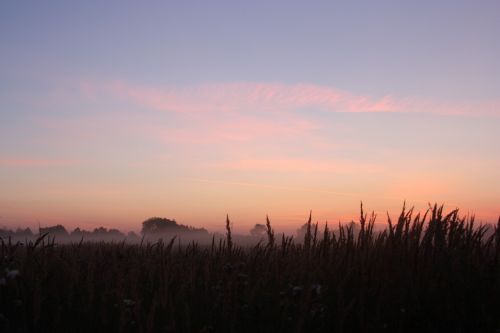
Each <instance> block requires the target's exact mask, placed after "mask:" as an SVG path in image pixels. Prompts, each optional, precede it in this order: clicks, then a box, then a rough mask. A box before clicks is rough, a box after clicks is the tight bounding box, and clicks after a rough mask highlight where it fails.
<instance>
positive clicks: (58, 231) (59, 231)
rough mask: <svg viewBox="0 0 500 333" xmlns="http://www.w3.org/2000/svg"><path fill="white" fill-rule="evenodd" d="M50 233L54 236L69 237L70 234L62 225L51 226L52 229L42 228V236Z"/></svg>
mask: <svg viewBox="0 0 500 333" xmlns="http://www.w3.org/2000/svg"><path fill="white" fill-rule="evenodd" d="M45 233H49V234H50V235H53V236H56V235H57V236H68V232H67V231H66V228H65V227H64V226H62V225H60V224H58V225H55V226H51V227H45V228H40V235H42V234H45Z"/></svg>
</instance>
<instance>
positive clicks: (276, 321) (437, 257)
mask: <svg viewBox="0 0 500 333" xmlns="http://www.w3.org/2000/svg"><path fill="white" fill-rule="evenodd" d="M375 220H376V216H375V215H374V214H371V215H368V214H366V213H365V212H364V211H363V207H361V214H360V221H359V230H358V229H355V228H354V226H353V225H352V224H350V225H347V226H343V225H340V226H339V229H338V230H337V231H335V232H333V231H331V230H330V228H329V227H328V226H327V225H325V227H324V229H323V232H322V233H321V232H318V224H313V222H312V216H310V217H309V219H308V222H307V223H308V225H307V232H306V235H305V238H304V240H303V242H302V241H301V242H295V241H294V240H293V238H292V237H289V236H285V235H282V236H281V241H277V240H276V239H275V235H274V231H273V229H272V227H271V222H270V220H269V219H268V218H267V219H266V226H267V239H268V243H267V244H261V243H259V244H257V245H256V246H253V247H245V248H243V247H239V246H238V245H237V244H233V241H232V235H231V225H230V221H229V217H227V219H226V228H227V230H226V231H227V233H226V236H227V238H226V240H225V241H223V242H219V243H218V244H216V242H215V240H214V241H213V242H212V245H211V246H199V245H198V244H195V243H191V244H189V245H186V246H175V242H174V239H172V240H170V241H169V242H167V243H164V242H163V241H160V242H158V243H154V244H151V243H141V244H137V245H132V244H125V243H85V242H80V243H76V244H70V245H58V244H57V243H56V242H55V241H54V239H53V238H52V239H49V236H48V235H43V236H42V237H40V238H39V239H38V240H37V241H36V242H28V243H27V244H19V243H17V244H14V243H12V242H9V240H2V241H1V247H0V255H1V259H0V266H1V267H0V268H1V271H0V313H1V314H0V331H2V332H35V331H38V332H89V331H108V332H284V331H287V332H289V331H292V332H316V331H318V332H319V331H327V332H353V331H358V332H372V331H375V332H378V331H392V332H393V331H401V332H403V331H404V332H407V331H419V332H422V331H423V332H443V331H453V332H472V331H474V332H477V331H481V332H494V331H497V330H498V329H499V328H500V316H499V314H500V271H499V268H500V261H499V259H500V257H499V256H500V220H499V221H498V224H497V225H496V226H494V228H493V229H492V230H487V228H486V227H485V226H476V225H475V222H474V219H473V218H465V217H460V216H459V214H458V211H457V210H454V211H452V212H450V213H447V214H445V213H444V212H443V207H438V206H437V205H434V206H433V207H431V208H430V209H429V210H428V211H427V212H426V213H425V214H423V215H421V214H418V213H415V212H414V211H413V209H406V207H404V208H403V210H402V212H401V214H400V215H399V217H398V219H397V220H395V221H392V220H391V219H390V218H388V221H387V228H386V229H385V230H384V231H382V232H375V231H374V224H375ZM320 234H322V236H321V235H320ZM16 272H17V273H16Z"/></svg>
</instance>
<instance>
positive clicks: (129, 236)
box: [127, 231, 139, 240]
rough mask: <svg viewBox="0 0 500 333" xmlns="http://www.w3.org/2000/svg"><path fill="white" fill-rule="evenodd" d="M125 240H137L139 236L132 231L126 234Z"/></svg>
mask: <svg viewBox="0 0 500 333" xmlns="http://www.w3.org/2000/svg"><path fill="white" fill-rule="evenodd" d="M127 238H128V239H130V240H137V239H139V235H137V234H136V233H135V232H133V231H130V232H129V233H128V234H127Z"/></svg>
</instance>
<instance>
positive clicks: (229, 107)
mask: <svg viewBox="0 0 500 333" xmlns="http://www.w3.org/2000/svg"><path fill="white" fill-rule="evenodd" d="M80 86H81V91H82V93H83V94H84V95H85V96H87V97H89V98H95V97H96V96H98V95H99V94H102V93H105V94H111V95H113V96H115V97H118V98H121V99H125V100H128V101H132V102H134V103H137V104H139V105H141V106H145V107H148V108H151V109H155V110H162V111H170V112H179V113H195V114H200V113H207V112H208V113H210V112H228V113H230V112H237V111H243V110H247V111H251V112H263V111H265V112H276V113H280V112H285V111H288V110H298V109H307V108H316V109H319V110H322V111H326V112H351V113H359V112H368V113H372V112H405V113H415V112H416V113H434V114H442V115H473V116H474V115H489V116H499V115H500V101H485V102H479V103H474V102H471V103H460V104H457V103H447V102H440V101H432V100H426V99H422V98H414V97H397V98H396V97H394V96H391V95H385V96H370V95H365V94H357V93H354V92H348V91H345V90H342V89H337V88H335V87H329V86H322V85H315V84H283V83H255V82H233V83H209V84H201V85H195V86H186V87H148V86H141V85H136V84H130V83H128V82H124V81H112V82H104V83H95V82H89V81H84V82H81V84H80Z"/></svg>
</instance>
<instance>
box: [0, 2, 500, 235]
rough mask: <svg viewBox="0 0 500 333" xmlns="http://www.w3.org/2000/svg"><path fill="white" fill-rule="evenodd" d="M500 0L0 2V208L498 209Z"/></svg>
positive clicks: (347, 214) (62, 215) (332, 216)
mask: <svg viewBox="0 0 500 333" xmlns="http://www.w3.org/2000/svg"><path fill="white" fill-rule="evenodd" d="M499 17H500V2H498V1H412V2H410V1H376V2H375V1H324V2H323V1H301V2H298V1H248V2H246V1H245V2H244V1H198V2H192V1H161V2H160V1H159V2H142V1H141V2H125V1H116V2H112V1H106V2H103V1H80V2H77V3H74V2H73V3H71V4H70V2H68V1H43V2H42V1H23V2H21V1H11V2H6V1H4V2H2V3H1V4H0V227H1V226H4V227H14V226H30V227H33V226H36V225H38V223H41V224H42V225H52V224H56V223H62V224H64V225H66V226H67V227H68V228H70V229H72V228H74V227H76V226H80V227H84V228H88V229H90V228H94V227H97V226H100V225H104V226H106V227H117V228H120V229H122V230H138V229H139V228H140V223H141V221H143V220H144V219H145V218H147V217H150V216H164V217H169V218H175V219H176V220H177V221H179V222H181V223H185V224H190V225H194V226H204V227H206V228H207V229H209V230H210V231H215V230H222V228H223V226H224V219H225V215H226V213H228V214H229V215H230V218H231V219H232V221H233V223H234V228H235V230H236V231H237V232H247V231H248V230H249V229H250V227H251V226H252V225H253V224H255V223H262V222H263V221H264V219H265V216H266V214H269V216H270V218H271V221H272V222H273V224H274V226H275V227H276V229H278V230H279V231H281V230H287V231H291V230H295V229H296V228H298V227H299V226H300V225H301V224H302V223H304V221H305V220H306V218H307V215H308V212H309V210H310V209H312V211H313V217H314V219H315V220H318V221H321V222H323V221H326V220H328V221H329V222H331V223H337V222H338V221H348V220H351V219H356V218H357V216H358V210H359V202H360V201H361V200H362V201H363V202H364V204H365V207H366V208H367V209H369V210H372V209H373V210H375V211H376V212H377V213H379V216H380V221H381V222H382V221H385V218H384V215H385V212H386V211H389V212H390V213H391V214H393V215H395V214H397V212H398V210H399V209H400V208H401V206H402V203H403V201H404V200H406V201H407V203H408V204H409V205H415V206H416V208H417V209H425V208H426V206H427V203H428V202H438V203H445V204H446V207H447V208H448V209H452V208H456V207H459V208H461V210H462V212H463V213H464V214H466V213H472V212H475V214H476V217H477V218H478V219H479V220H481V221H483V222H493V221H495V220H496V219H497V218H498V216H499V215H500V186H499V184H500V20H499V19H498V18H499Z"/></svg>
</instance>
